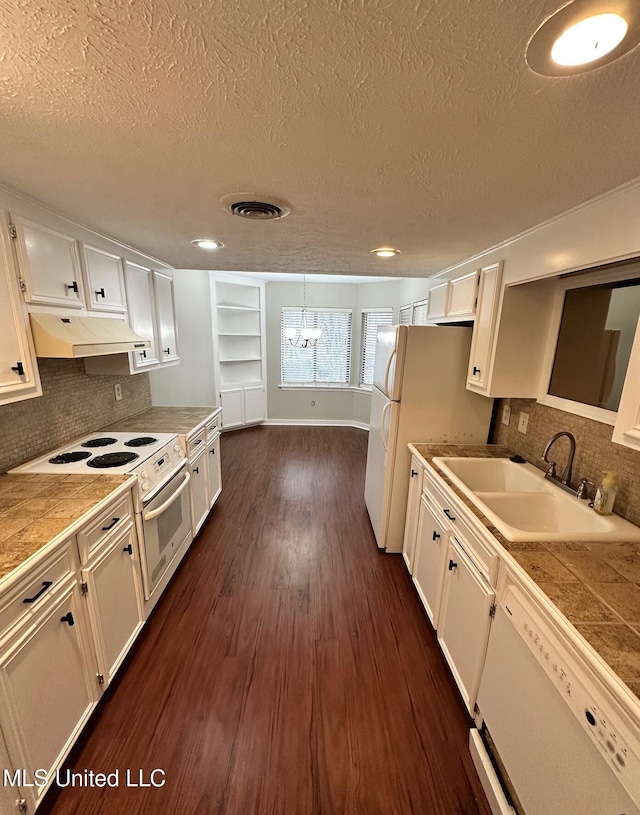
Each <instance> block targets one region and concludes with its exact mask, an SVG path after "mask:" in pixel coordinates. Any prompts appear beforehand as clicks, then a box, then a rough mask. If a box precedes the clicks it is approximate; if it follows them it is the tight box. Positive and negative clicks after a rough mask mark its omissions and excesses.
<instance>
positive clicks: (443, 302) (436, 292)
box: [427, 281, 449, 320]
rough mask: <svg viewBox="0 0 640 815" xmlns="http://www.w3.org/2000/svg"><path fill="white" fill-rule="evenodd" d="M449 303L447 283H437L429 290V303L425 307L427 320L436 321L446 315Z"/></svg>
mask: <svg viewBox="0 0 640 815" xmlns="http://www.w3.org/2000/svg"><path fill="white" fill-rule="evenodd" d="M448 302H449V281H447V282H446V283H439V284H438V285H437V286H432V287H431V288H430V289H429V303H428V305H427V317H428V319H429V320H438V319H440V318H441V317H444V316H445V315H446V313H447V304H448Z"/></svg>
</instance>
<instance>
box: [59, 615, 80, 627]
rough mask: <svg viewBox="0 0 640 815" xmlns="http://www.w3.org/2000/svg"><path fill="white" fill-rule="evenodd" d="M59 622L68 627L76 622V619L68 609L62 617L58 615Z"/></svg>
mask: <svg viewBox="0 0 640 815" xmlns="http://www.w3.org/2000/svg"><path fill="white" fill-rule="evenodd" d="M60 622H61V623H66V624H67V625H68V626H69V627H71V626H72V625H75V624H76V621H75V620H74V619H73V614H72V613H71V612H70V611H69V612H67V614H65V615H64V617H60Z"/></svg>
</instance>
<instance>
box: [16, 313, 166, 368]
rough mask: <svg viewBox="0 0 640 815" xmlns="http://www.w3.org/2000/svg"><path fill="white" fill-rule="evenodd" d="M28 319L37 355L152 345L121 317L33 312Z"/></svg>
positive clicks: (78, 355) (93, 352)
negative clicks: (72, 315)
mask: <svg viewBox="0 0 640 815" xmlns="http://www.w3.org/2000/svg"><path fill="white" fill-rule="evenodd" d="M29 319H30V321H31V331H32V333H33V343H34V346H35V350H36V356H37V357H55V358H58V359H79V358H81V357H98V356H106V355H107V354H124V353H126V352H127V351H140V350H143V349H144V348H151V342H150V341H149V340H146V339H145V338H144V337H140V336H139V335H138V334H135V333H134V332H133V331H132V330H131V329H130V328H129V326H128V325H127V323H126V322H125V321H124V320H120V319H111V318H109V317H64V316H60V315H58V314H44V313H36V312H32V313H31V314H30V315H29Z"/></svg>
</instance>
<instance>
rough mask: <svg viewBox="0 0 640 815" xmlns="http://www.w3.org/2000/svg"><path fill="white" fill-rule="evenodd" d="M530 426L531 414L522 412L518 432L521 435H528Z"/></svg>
mask: <svg viewBox="0 0 640 815" xmlns="http://www.w3.org/2000/svg"><path fill="white" fill-rule="evenodd" d="M528 426H529V414H528V413H523V412H521V413H520V418H519V419H518V430H519V431H520V432H521V433H526V432H527V427H528Z"/></svg>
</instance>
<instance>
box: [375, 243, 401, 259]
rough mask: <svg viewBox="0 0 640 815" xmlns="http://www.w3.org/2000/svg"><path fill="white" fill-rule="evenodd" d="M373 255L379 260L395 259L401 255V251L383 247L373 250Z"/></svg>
mask: <svg viewBox="0 0 640 815" xmlns="http://www.w3.org/2000/svg"><path fill="white" fill-rule="evenodd" d="M371 254H372V255H377V256H378V257H379V258H393V257H395V256H396V255H399V254H400V250H399V249H393V248H392V247H391V246H381V247H380V248H379V249H372V250H371Z"/></svg>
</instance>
